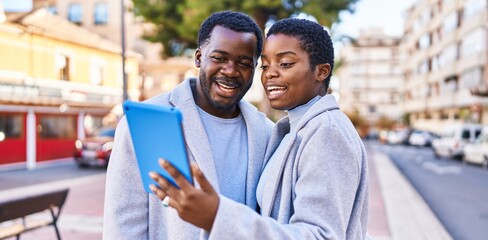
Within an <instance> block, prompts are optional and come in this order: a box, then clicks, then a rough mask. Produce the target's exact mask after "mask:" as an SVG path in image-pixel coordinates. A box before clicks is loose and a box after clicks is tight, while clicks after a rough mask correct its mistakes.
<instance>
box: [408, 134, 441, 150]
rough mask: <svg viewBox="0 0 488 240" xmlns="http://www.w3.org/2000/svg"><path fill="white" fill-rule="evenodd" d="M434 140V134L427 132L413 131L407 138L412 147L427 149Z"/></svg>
mask: <svg viewBox="0 0 488 240" xmlns="http://www.w3.org/2000/svg"><path fill="white" fill-rule="evenodd" d="M434 138H436V135H435V134H434V133H431V132H429V131H422V130H414V131H413V132H412V133H411V134H410V137H409V138H408V143H409V144H410V145H412V146H419V147H429V146H430V145H431V144H432V141H433V140H434Z"/></svg>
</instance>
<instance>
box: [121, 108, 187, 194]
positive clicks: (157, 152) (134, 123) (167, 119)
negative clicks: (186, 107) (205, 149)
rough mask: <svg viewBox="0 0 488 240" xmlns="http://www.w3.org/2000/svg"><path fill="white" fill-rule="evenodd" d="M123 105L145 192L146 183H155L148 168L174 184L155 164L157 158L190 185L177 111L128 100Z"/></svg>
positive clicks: (147, 185)
mask: <svg viewBox="0 0 488 240" xmlns="http://www.w3.org/2000/svg"><path fill="white" fill-rule="evenodd" d="M123 108H124V112H125V114H126V117H127V122H128V125H129V131H130V135H131V138H132V144H133V146H134V151H135V154H136V158H137V163H138V165H139V170H140V173H141V177H142V182H143V184H144V189H145V190H146V192H148V193H152V191H151V190H150V188H149V185H151V184H156V185H158V184H157V183H156V182H155V181H154V180H152V179H151V178H150V177H149V172H151V171H155V172H158V173H159V174H160V175H161V176H163V177H165V178H166V179H167V180H168V181H169V182H171V183H172V184H173V185H175V186H177V184H176V183H175V181H174V180H173V178H172V177H171V176H170V175H169V174H168V173H167V172H166V171H165V170H164V169H163V168H162V167H161V166H159V163H158V161H159V159H160V158H164V159H166V160H167V161H168V162H170V163H171V164H172V165H173V166H175V167H176V168H177V169H178V170H179V171H180V172H181V173H182V174H183V175H184V176H185V178H186V179H188V181H189V182H190V183H192V184H193V178H192V177H191V171H190V164H189V161H188V155H187V151H186V145H185V139H184V135H183V130H182V120H183V117H182V114H181V112H180V111H179V110H178V109H176V108H173V107H168V106H160V105H153V104H148V103H140V102H132V101H126V102H125V103H124V107H123Z"/></svg>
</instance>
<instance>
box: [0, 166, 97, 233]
mask: <svg viewBox="0 0 488 240" xmlns="http://www.w3.org/2000/svg"><path fill="white" fill-rule="evenodd" d="M105 171H106V169H104V168H86V169H85V168H78V166H77V165H76V164H75V163H74V161H73V160H72V159H69V160H67V161H63V162H60V163H58V164H56V165H52V166H49V167H42V168H38V169H35V170H33V171H27V170H15V171H6V172H0V189H1V190H0V200H3V199H9V198H12V197H13V196H24V195H29V194H32V193H35V192H42V191H49V190H53V189H59V188H65V187H68V188H69V189H70V191H69V193H68V198H67V199H66V203H65V204H64V207H63V209H62V211H61V216H60V218H59V222H58V226H59V228H60V230H61V236H62V238H63V239H73V240H76V239H80V240H81V239H101V238H102V234H101V232H102V227H103V225H102V220H103V217H102V216H103V201H104V193H105ZM29 217H32V218H49V217H50V215H49V212H46V211H45V212H43V213H40V214H34V215H31V216H29ZM3 224H6V223H3ZM0 226H2V224H0ZM55 238H56V235H55V232H54V228H53V227H50V226H49V227H43V228H40V229H37V230H34V231H31V232H27V233H24V234H22V235H21V239H24V240H28V239H35V240H51V239H55ZM8 239H12V240H13V239H15V238H14V237H12V238H8Z"/></svg>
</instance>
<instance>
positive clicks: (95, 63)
mask: <svg viewBox="0 0 488 240" xmlns="http://www.w3.org/2000/svg"><path fill="white" fill-rule="evenodd" d="M105 66H106V64H105V62H104V61H103V60H101V59H99V58H93V59H92V60H91V62H90V82H91V83H92V84H94V85H102V84H103V82H104V80H105Z"/></svg>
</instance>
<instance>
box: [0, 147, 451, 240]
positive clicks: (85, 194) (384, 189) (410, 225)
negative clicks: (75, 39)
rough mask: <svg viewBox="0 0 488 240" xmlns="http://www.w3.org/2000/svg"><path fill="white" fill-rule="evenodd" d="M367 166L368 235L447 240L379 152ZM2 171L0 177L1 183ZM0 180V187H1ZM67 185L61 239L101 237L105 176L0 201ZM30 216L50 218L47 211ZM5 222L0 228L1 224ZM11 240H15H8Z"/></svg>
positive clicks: (49, 185) (43, 235)
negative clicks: (67, 191)
mask: <svg viewBox="0 0 488 240" xmlns="http://www.w3.org/2000/svg"><path fill="white" fill-rule="evenodd" d="M368 156H369V168H370V205H369V225H368V233H369V234H370V235H371V237H372V238H373V239H378V240H388V239H393V240H403V239H405V240H406V239H409V240H410V239H439V240H442V239H451V237H450V236H449V234H448V233H447V231H446V230H445V229H444V227H443V226H442V225H441V224H440V223H439V221H438V220H437V218H436V217H435V215H434V214H433V213H432V211H431V210H430V209H429V207H428V206H427V205H426V203H425V202H424V201H423V199H422V198H421V197H420V196H419V194H418V193H417V192H416V191H415V189H413V188H412V187H411V186H410V184H409V182H408V181H407V180H405V178H404V177H403V175H402V174H401V173H400V172H399V171H398V170H397V169H396V167H395V166H394V165H393V163H392V162H391V160H390V159H389V158H388V157H387V156H386V155H384V154H381V153H379V152H372V151H369V152H368ZM7 175H8V174H6V173H5V172H4V173H2V172H0V179H1V178H3V179H4V180H5V176H7ZM3 182H6V181H0V189H5V188H2V186H1V185H2V183H3ZM63 187H69V188H70V193H69V195H68V199H67V201H66V204H65V206H64V208H63V211H62V214H61V217H60V221H59V227H60V229H61V235H62V237H63V239H68V240H70V239H72V240H81V239H83V240H84V239H101V238H102V234H101V232H102V227H103V223H102V219H103V217H102V216H103V200H104V191H105V173H103V172H101V173H98V174H94V175H90V176H79V177H76V178H73V179H67V180H59V181H51V182H44V183H39V184H30V185H26V186H23V187H16V188H10V189H7V190H3V191H0V200H1V199H6V198H10V197H13V196H21V195H25V194H29V193H33V192H37V191H45V190H48V189H57V188H63ZM35 217H40V218H42V217H49V216H48V215H47V213H44V214H43V215H36V216H35ZM5 225H6V223H3V224H1V225H0V227H1V226H5ZM11 239H14V238H11ZM21 239H23V240H29V239H32V240H34V239H35V240H43V239H46V240H50V239H55V233H54V229H53V228H51V227H46V228H42V229H38V230H35V231H32V232H30V233H26V234H23V235H22V237H21Z"/></svg>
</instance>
